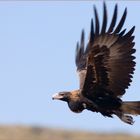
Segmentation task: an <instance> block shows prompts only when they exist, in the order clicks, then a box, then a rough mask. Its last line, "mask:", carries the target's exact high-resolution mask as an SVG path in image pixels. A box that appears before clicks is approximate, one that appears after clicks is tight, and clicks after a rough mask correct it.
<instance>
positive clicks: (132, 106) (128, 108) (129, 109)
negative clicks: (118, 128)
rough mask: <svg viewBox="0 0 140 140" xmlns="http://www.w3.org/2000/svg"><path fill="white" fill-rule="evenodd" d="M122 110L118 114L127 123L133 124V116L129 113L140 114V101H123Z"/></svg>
mask: <svg viewBox="0 0 140 140" xmlns="http://www.w3.org/2000/svg"><path fill="white" fill-rule="evenodd" d="M120 110H121V111H120V112H118V113H117V114H116V115H117V116H118V117H119V118H120V119H121V120H122V121H123V122H125V123H128V124H131V125H132V124H133V123H134V121H133V118H132V117H131V116H128V115H140V101H132V102H131V101H130V102H123V103H122V105H121V108H120Z"/></svg>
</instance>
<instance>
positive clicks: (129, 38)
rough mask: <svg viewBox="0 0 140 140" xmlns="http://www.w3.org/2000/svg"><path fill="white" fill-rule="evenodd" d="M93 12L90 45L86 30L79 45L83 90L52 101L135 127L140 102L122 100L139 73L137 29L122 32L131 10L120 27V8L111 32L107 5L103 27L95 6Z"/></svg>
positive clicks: (59, 95)
mask: <svg viewBox="0 0 140 140" xmlns="http://www.w3.org/2000/svg"><path fill="white" fill-rule="evenodd" d="M93 12H94V20H93V18H92V19H91V27H90V28H91V29H90V33H89V39H88V43H87V45H86V46H85V33H84V30H82V33H81V40H80V42H77V45H76V57H75V63H76V66H77V72H78V75H79V81H80V86H79V89H78V90H73V91H63V92H59V93H57V94H55V95H53V97H52V99H57V100H61V101H65V102H67V103H68V106H69V108H70V110H71V111H73V112H75V113H80V112H82V111H83V110H85V109H86V110H89V111H92V112H97V113H98V112H99V113H101V114H102V115H103V116H105V117H113V115H116V116H117V117H118V118H120V120H122V121H123V122H125V123H127V124H130V125H132V124H133V123H134V121H133V117H132V115H140V101H122V98H121V97H122V96H123V95H124V94H125V91H126V89H127V88H128V87H129V86H130V83H131V82H132V78H133V73H134V70H135V64H136V63H135V61H134V59H135V56H134V55H133V54H134V53H135V51H136V50H135V48H134V45H135V42H134V41H133V40H134V35H133V32H134V30H135V26H133V27H132V28H131V29H130V30H129V31H128V32H126V29H122V27H123V25H124V22H125V19H126V16H127V8H125V10H124V12H123V15H122V17H121V18H120V20H119V22H118V24H116V21H117V17H118V5H117V4H115V6H114V11H113V15H112V20H111V23H110V25H109V26H108V28H107V23H108V14H107V6H106V4H105V2H104V4H103V20H102V24H100V21H99V16H98V11H97V9H96V6H93ZM100 25H101V26H100Z"/></svg>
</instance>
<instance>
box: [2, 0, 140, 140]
mask: <svg viewBox="0 0 140 140" xmlns="http://www.w3.org/2000/svg"><path fill="white" fill-rule="evenodd" d="M116 3H117V4H118V7H119V9H118V21H119V19H120V17H121V16H122V14H123V11H124V9H125V7H127V9H128V15H127V19H126V22H125V25H124V28H127V31H128V30H129V29H130V28H131V27H132V26H134V25H135V26H136V30H135V33H134V34H135V36H136V37H135V42H136V45H135V48H136V50H137V52H136V54H135V56H136V63H137V65H136V71H135V74H134V78H133V82H132V84H131V87H130V88H129V89H128V90H127V91H126V94H125V96H123V100H140V93H139V71H140V61H139V60H140V47H139V46H140V39H139V34H140V20H139V13H140V2H139V1H120V0H119V1H107V2H106V4H107V9H108V21H109V22H108V23H110V20H111V19H112V14H113V9H114V6H115V4H116ZM93 5H96V7H97V9H98V13H99V16H100V21H102V13H103V9H102V7H103V1H12V0H11V1H10V0H8V1H0V140H7V139H10V140H19V139H20V140H22V139H23V140H24V139H26V140H28V139H31V138H33V139H36V140H44V139H45V140H46V139H50V138H51V139H52V140H56V139H57V140H59V139H60V140H61V139H71V140H78V139H79V140H84V139H92V140H93V139H96V140H98V139H99V140H100V139H103V138H107V139H108V140H109V139H113V140H117V139H119V140H120V139H126V137H127V139H128V140H129V139H140V138H139V135H140V116H137V117H134V120H135V123H134V125H133V126H131V125H128V124H125V123H123V122H121V121H120V120H119V119H118V118H117V117H115V116H114V118H113V119H112V118H105V117H103V116H101V115H100V114H96V113H92V112H89V111H84V112H82V113H81V114H74V113H73V112H71V111H70V110H69V108H68V106H67V105H66V104H65V103H64V102H57V101H53V100H52V98H51V97H52V95H53V94H54V93H57V92H59V91H65V90H73V89H77V88H78V87H79V83H78V82H79V81H78V76H77V73H76V67H75V60H74V59H75V47H76V43H77V41H79V40H80V35H81V30H82V29H85V33H86V40H88V36H89V31H90V20H91V18H92V17H93Z"/></svg>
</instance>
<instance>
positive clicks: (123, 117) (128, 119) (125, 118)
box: [115, 111, 134, 125]
mask: <svg viewBox="0 0 140 140" xmlns="http://www.w3.org/2000/svg"><path fill="white" fill-rule="evenodd" d="M115 115H116V116H118V117H119V118H120V119H121V120H122V121H123V122H125V123H128V124H131V125H133V124H134V121H133V117H131V116H128V115H126V114H124V113H121V112H118V111H117V112H115Z"/></svg>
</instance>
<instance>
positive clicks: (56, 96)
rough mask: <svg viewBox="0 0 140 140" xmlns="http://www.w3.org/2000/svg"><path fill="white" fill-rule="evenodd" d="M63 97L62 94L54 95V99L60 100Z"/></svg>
mask: <svg viewBox="0 0 140 140" xmlns="http://www.w3.org/2000/svg"><path fill="white" fill-rule="evenodd" d="M62 98H63V97H62V96H61V95H60V94H58V93H57V94H54V95H53V96H52V99H53V100H60V99H62Z"/></svg>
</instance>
